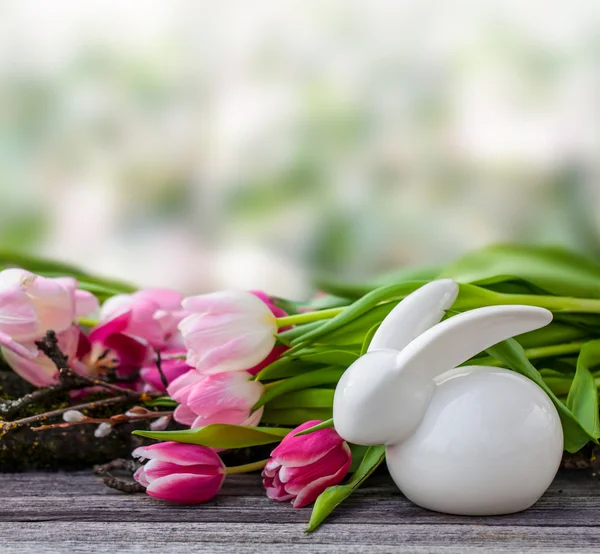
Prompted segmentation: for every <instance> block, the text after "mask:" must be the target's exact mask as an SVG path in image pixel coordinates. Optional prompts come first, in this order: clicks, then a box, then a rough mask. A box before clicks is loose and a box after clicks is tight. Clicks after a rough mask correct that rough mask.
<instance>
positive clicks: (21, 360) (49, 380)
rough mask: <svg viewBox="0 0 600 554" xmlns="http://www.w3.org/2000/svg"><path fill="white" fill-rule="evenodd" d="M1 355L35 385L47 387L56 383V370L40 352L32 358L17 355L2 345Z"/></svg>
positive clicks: (16, 371)
mask: <svg viewBox="0 0 600 554" xmlns="http://www.w3.org/2000/svg"><path fill="white" fill-rule="evenodd" d="M1 350H2V355H3V357H4V360H5V361H6V363H7V364H8V365H9V366H10V367H11V368H12V370H13V371H14V372H15V373H17V374H18V375H20V376H21V377H22V378H23V379H25V380H26V381H29V382H30V383H31V384H32V385H34V386H36V387H49V386H50V385H55V384H56V379H57V377H58V370H57V369H56V366H55V365H54V364H53V363H52V362H51V361H50V359H49V358H48V357H46V356H45V355H44V354H42V353H41V352H40V353H39V354H38V356H37V357H35V358H34V359H28V358H26V357H24V356H21V355H19V354H18V353H16V352H14V351H13V350H12V349H10V350H9V349H8V348H6V347H2V349H1Z"/></svg>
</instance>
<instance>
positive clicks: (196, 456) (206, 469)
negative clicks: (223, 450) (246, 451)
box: [132, 442, 225, 504]
mask: <svg viewBox="0 0 600 554" xmlns="http://www.w3.org/2000/svg"><path fill="white" fill-rule="evenodd" d="M132 455H133V456H134V457H137V458H147V459H149V460H150V461H149V462H148V463H147V464H146V465H144V466H142V467H140V468H139V469H138V470H137V471H136V472H135V474H134V476H133V477H134V479H135V480H136V481H137V482H138V483H140V484H141V485H143V486H144V487H146V492H147V493H148V494H149V495H150V496H153V497H154V498H160V499H162V500H168V501H169V502H176V503H178V504H199V503H201V502H206V501H208V500H210V499H211V498H212V497H213V496H215V495H216V494H217V492H219V489H220V488H221V485H222V484H223V481H224V480H225V465H224V464H223V462H222V461H221V458H219V456H218V455H217V454H216V453H215V452H214V450H211V449H210V448H207V447H206V446H198V445H196V444H182V443H178V442H160V443H157V444H153V445H151V446H141V447H139V448H136V449H135V450H134V451H133V453H132Z"/></svg>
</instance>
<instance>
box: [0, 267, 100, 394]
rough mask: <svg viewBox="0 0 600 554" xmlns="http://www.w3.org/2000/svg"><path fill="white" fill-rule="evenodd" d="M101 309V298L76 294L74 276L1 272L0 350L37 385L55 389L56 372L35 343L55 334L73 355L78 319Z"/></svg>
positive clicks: (20, 371)
mask: <svg viewBox="0 0 600 554" xmlns="http://www.w3.org/2000/svg"><path fill="white" fill-rule="evenodd" d="M97 308H98V301H97V299H96V298H95V297H94V296H93V295H92V294H90V293H88V292H86V291H81V290H78V289H77V281H76V280H75V279H73V278H70V277H59V278H54V279H49V278H46V277H41V276H39V275H35V274H33V273H31V272H29V271H25V270H23V269H5V270H4V271H0V346H2V349H1V351H2V355H3V356H4V358H5V360H6V362H7V363H8V364H9V365H10V366H11V367H12V368H13V369H14V370H15V372H17V373H18V374H20V375H21V376H22V377H23V378H24V379H26V380H27V381H29V382H31V383H32V384H34V385H36V386H46V385H51V384H53V383H54V382H55V380H56V376H57V371H56V368H55V367H54V364H52V363H51V362H50V360H48V358H46V356H44V355H43V354H41V353H40V352H38V350H37V348H36V346H35V341H36V340H39V339H41V338H42V337H43V336H44V334H45V333H46V331H49V330H53V331H55V332H56V333H57V335H58V338H59V346H60V347H61V349H63V351H64V352H65V353H70V354H72V355H74V351H75V349H76V347H77V337H78V331H77V330H76V329H75V328H74V327H73V320H75V319H76V318H77V317H78V316H83V315H88V314H89V313H91V312H93V311H95V310H96V309H97Z"/></svg>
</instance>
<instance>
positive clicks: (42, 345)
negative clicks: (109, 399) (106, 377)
mask: <svg viewBox="0 0 600 554" xmlns="http://www.w3.org/2000/svg"><path fill="white" fill-rule="evenodd" d="M35 345H36V346H37V347H38V348H39V349H40V350H41V351H42V352H43V353H44V354H46V356H48V358H50V360H52V362H53V363H54V365H55V366H56V368H57V369H58V372H59V377H60V379H61V382H65V381H72V382H73V383H74V384H76V386H77V387H78V388H81V387H80V385H83V386H86V387H102V388H105V389H107V390H110V391H112V392H114V393H117V394H125V395H127V396H128V397H130V398H135V399H136V400H141V399H143V398H144V396H150V395H148V394H147V393H139V392H135V391H132V390H129V389H122V388H121V387H119V386H117V385H113V384H111V383H107V382H106V381H103V380H101V379H90V378H89V377H84V376H83V375H79V374H78V373H75V372H74V371H73V370H72V369H71V366H70V365H69V359H68V358H67V356H65V354H64V353H63V352H62V350H61V349H60V348H59V346H58V338H57V337H56V333H55V332H54V331H52V330H50V331H46V336H45V337H44V338H43V339H42V340H40V341H36V342H35Z"/></svg>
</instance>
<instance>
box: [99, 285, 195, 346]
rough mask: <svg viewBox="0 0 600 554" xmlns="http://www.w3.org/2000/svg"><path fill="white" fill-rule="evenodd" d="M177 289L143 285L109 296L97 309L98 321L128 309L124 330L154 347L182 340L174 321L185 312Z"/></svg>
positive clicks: (169, 344) (170, 344)
mask: <svg viewBox="0 0 600 554" xmlns="http://www.w3.org/2000/svg"><path fill="white" fill-rule="evenodd" d="M181 300H182V296H181V294H180V293H178V292H176V291H173V290H169V289H144V290H139V291H137V292H134V293H133V294H118V295H116V296H113V297H111V298H109V299H108V300H107V301H106V302H105V303H104V304H103V305H102V309H101V311H100V319H101V321H109V320H111V319H114V318H115V317H118V316H120V315H123V314H124V313H129V314H130V318H129V322H128V325H127V328H126V329H125V330H124V332H125V333H126V334H128V335H132V336H134V337H137V338H140V339H142V340H144V341H146V342H148V344H150V345H151V346H153V347H154V348H161V349H162V348H165V347H167V346H172V345H174V344H175V343H176V342H181V337H180V336H179V333H178V331H177V324H178V323H179V322H180V321H181V319H182V318H183V317H185V316H186V315H187V312H186V311H185V310H184V309H183V308H182V306H181Z"/></svg>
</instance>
